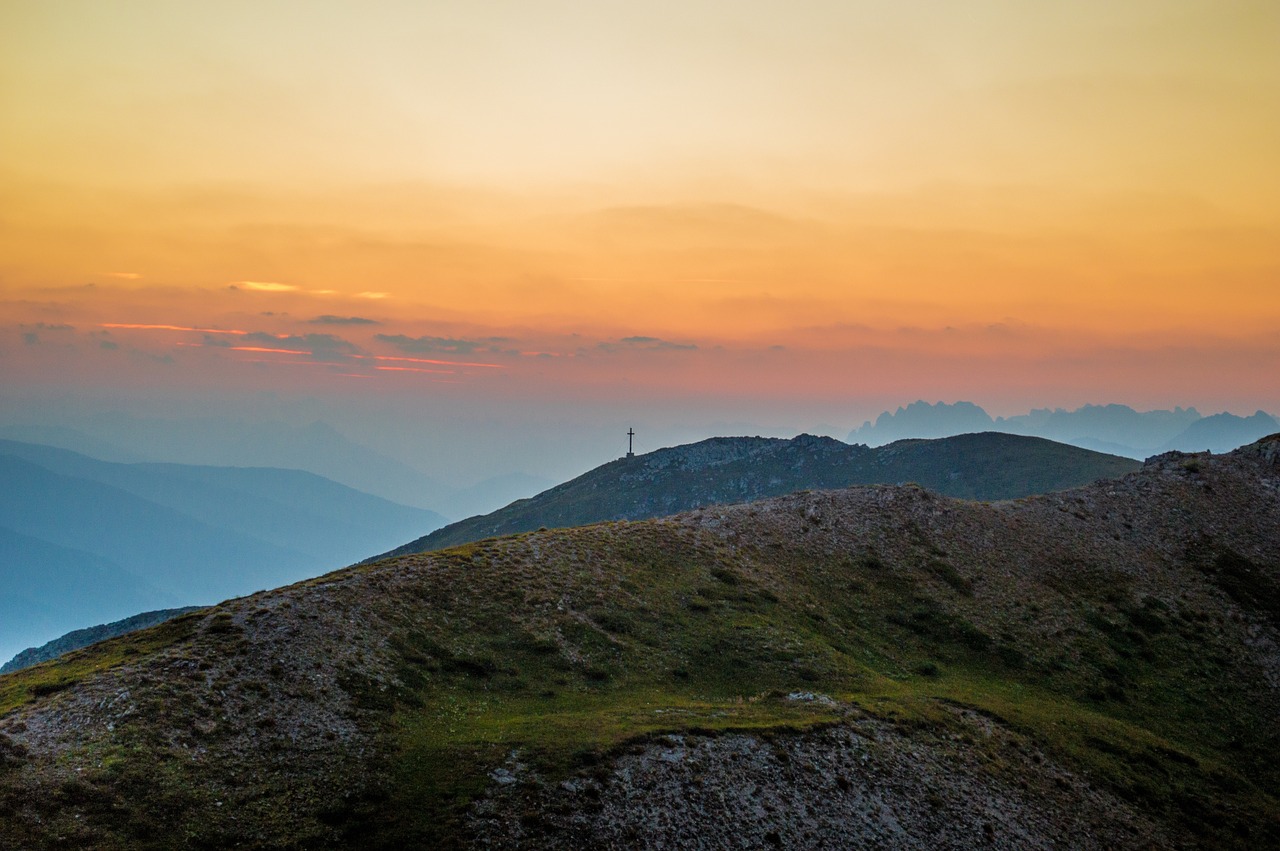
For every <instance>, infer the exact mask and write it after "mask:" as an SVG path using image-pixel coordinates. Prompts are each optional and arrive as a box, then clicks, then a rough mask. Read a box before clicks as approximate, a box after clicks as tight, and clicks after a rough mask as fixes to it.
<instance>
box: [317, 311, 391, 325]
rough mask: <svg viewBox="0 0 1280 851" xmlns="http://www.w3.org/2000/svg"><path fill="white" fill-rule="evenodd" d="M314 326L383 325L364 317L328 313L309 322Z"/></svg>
mask: <svg viewBox="0 0 1280 851" xmlns="http://www.w3.org/2000/svg"><path fill="white" fill-rule="evenodd" d="M308 322H310V323H311V324H312V325H381V324H382V323H381V322H379V321H378V320H376V319H366V318H365V317H363V316H334V315H333V314H330V313H326V314H324V315H323V316H317V317H316V318H315V319H310V320H308Z"/></svg>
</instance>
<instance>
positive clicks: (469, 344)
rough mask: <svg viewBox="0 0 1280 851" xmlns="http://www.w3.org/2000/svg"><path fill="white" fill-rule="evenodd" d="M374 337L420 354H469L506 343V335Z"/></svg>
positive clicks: (508, 340) (398, 347)
mask: <svg viewBox="0 0 1280 851" xmlns="http://www.w3.org/2000/svg"><path fill="white" fill-rule="evenodd" d="M376 339H378V340H380V341H382V342H384V343H390V344H391V345H393V346H395V347H396V348H397V349H399V350H400V351H402V352H416V353H420V354H448V353H453V354H462V355H469V354H472V353H473V352H477V351H491V352H496V351H498V348H497V345H496V344H498V343H508V342H510V341H511V340H510V338H508V337H481V338H480V339H478V340H465V339H461V338H457V337H431V336H423V337H409V336H406V335H404V334H377V335H376Z"/></svg>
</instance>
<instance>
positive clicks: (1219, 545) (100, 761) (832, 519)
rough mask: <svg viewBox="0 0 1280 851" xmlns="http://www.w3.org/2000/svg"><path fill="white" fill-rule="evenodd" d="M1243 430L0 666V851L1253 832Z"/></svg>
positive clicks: (1261, 801)
mask: <svg viewBox="0 0 1280 851" xmlns="http://www.w3.org/2000/svg"><path fill="white" fill-rule="evenodd" d="M1277 789H1280V435H1278V436H1276V437H1274V438H1271V439H1269V440H1267V441H1264V442H1260V443H1258V444H1256V445H1253V446H1250V447H1247V448H1244V449H1241V450H1238V451H1236V452H1233V453H1231V454H1230V455H1225V456H1217V457H1213V456H1208V455H1181V454H1170V455H1166V456H1160V457H1157V458H1153V459H1150V460H1149V461H1148V462H1147V463H1146V464H1145V465H1144V466H1143V468H1142V469H1141V470H1140V471H1138V472H1136V473H1133V474H1130V475H1127V476H1125V477H1124V478H1122V479H1118V480H1108V481H1103V482H1098V483H1096V484H1093V485H1089V486H1086V487H1082V488H1078V489H1076V490H1072V491H1067V492H1062V493H1054V494H1048V495H1044V496H1036V497H1031V498H1027V499H1020V500H1016V501H1012V502H998V503H974V502H964V501H957V500H952V499H948V498H945V497H940V496H937V495H935V494H933V493H931V492H929V491H926V490H923V489H920V488H916V487H888V486H881V487H858V488H849V489H845V490H839V491H830V492H810V493H797V494H793V495H790V496H786V497H781V498H775V499H768V500H762V501H757V502H754V503H749V504H743V505H734V506H717V507H710V508H704V509H700V510H697V511H694V512H690V513H687V514H683V515H679V516H676V517H670V518H665V519H661V520H648V521H641V522H623V523H602V524H597V525H593V526H587V527H580V528H572V529H561V530H554V531H549V532H534V533H530V534H525V535H519V536H514V537H507V538H500V539H496V540H492V541H485V542H481V543H477V544H471V545H468V546H464V547H459V548H456V549H453V550H447V551H442V552H431V553H425V554H416V555H412V556H407V557H402V558H396V559H390V560H387V561H384V562H380V563H378V564H374V565H368V566H362V567H354V568H349V569H345V570H342V571H338V572H336V573H332V574H329V575H327V576H324V577H321V578H319V579H315V580H311V581H308V582H305V583H300V584H298V585H294V586H291V587H288V588H283V589H279V590H276V591H272V592H266V593H262V594H258V595H255V596H253V597H249V598H244V599H240V600H233V601H230V602H228V603H225V604H222V605H220V606H217V607H214V608H212V609H209V610H206V611H204V612H200V613H194V614H192V615H187V616H184V617H181V618H177V619H175V620H173V621H169V622H168V623H166V624H163V625H161V626H158V627H155V628H153V629H150V630H143V631H141V632H136V633H131V634H130V635H128V636H123V637H121V638H118V639H113V640H110V641H106V642H102V643H100V644H97V645H94V647H92V648H88V649H86V650H82V651H77V652H76V653H72V654H69V655H68V656H65V657H63V658H62V659H61V660H59V661H57V662H51V663H45V664H42V665H37V666H36V667H34V668H31V669H28V670H25V671H20V672H17V673H14V674H8V675H5V676H3V677H0V816H2V817H3V818H4V820H5V823H6V829H7V831H8V834H9V836H10V837H11V839H12V841H13V842H14V843H15V844H16V845H18V846H19V847H30V848H52V847H66V846H80V847H102V848H161V847H180V848H208V847H233V846H235V845H238V844H239V845H253V846H255V847H260V848H285V847H290V848H293V847H309V848H323V847H361V848H402V847H471V846H474V847H499V848H511V847H520V848H560V847H674V846H676V845H680V846H681V847H704V848H728V847H770V846H783V847H792V848H810V847H882V846H884V845H893V846H896V847H906V848H926V847H936V848H957V849H958V848H972V847H977V846H982V847H992V848H1006V849H1012V848H1027V847H1066V846H1070V847H1075V848H1135V849H1137V848H1148V847H1152V846H1155V847H1161V848H1260V847H1276V846H1277V844H1278V843H1280V800H1278V799H1277V794H1276V790H1277Z"/></svg>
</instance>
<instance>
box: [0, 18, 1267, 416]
mask: <svg viewBox="0 0 1280 851" xmlns="http://www.w3.org/2000/svg"><path fill="white" fill-rule="evenodd" d="M1117 7H1119V8H1117ZM1278 46H1280V6H1278V5H1277V4H1275V3H1273V2H1235V0H1216V2H1198V0H1196V2H1192V1H1191V0H1160V2H1154V0H1151V1H1148V0H1135V2H1129V3H1125V4H1113V3H1106V2H1097V0H1086V2H1076V3H1071V4H1031V3H1025V2H1013V0H981V2H964V3H939V2H925V0H914V1H912V0H900V1H899V2H892V3H890V2H847V0H846V1H845V2H816V0H809V2H789V3H782V2H745V0H735V2H727V1H726V2H710V0H685V2H679V3H677V2H654V3H644V4H623V3H612V2H592V3H587V2H549V3H536V4H531V3H517V2H469V3H461V2H459V3H432V4H422V3H412V2H383V3H378V4H374V5H373V6H372V7H368V8H366V7H363V6H359V7H358V6H357V5H355V4H346V3H335V2H320V1H319V0H316V2H306V3H303V2H252V3H250V2H231V0H223V2H217V3H212V2H210V3H199V2H193V3H182V4H174V3H168V2H142V1H141V0H139V1H138V2H129V0H119V2H107V3H103V2H88V0H84V2H58V3H48V2H43V1H41V2H25V0H10V2H7V3H5V4H4V5H3V7H0V116H2V117H0V122H3V124H2V126H0V198H3V199H4V200H3V202H2V203H0V379H2V382H3V385H4V386H5V388H6V389H8V390H11V391H12V390H16V389H22V390H24V392H27V391H29V392H36V391H38V390H40V389H41V388H47V389H50V390H56V391H57V392H64V393H65V392H70V393H75V392H78V391H80V390H86V391H87V390H88V389H91V388H96V389H98V390H102V389H103V388H108V389H109V388H111V387H119V388H120V389H121V392H125V391H128V392H150V393H163V392H172V393H190V392H199V391H201V390H209V389H215V388H216V389H217V390H219V392H228V391H234V390H237V389H242V390H244V391H245V392H252V391H261V390H274V391H279V392H299V393H308V394H329V395H332V396H337V397H341V396H343V394H366V395H367V394H369V393H380V394H385V395H395V394H417V395H421V394H429V393H439V394H442V398H447V399H449V400H451V403H452V404H467V403H468V401H469V400H471V401H474V400H485V401H486V404H489V403H492V402H493V401H494V400H512V401H513V402H517V401H518V402H519V403H520V404H522V405H523V404H532V403H534V402H536V401H538V400H542V401H546V402H550V403H551V404H562V403H564V402H566V401H568V402H573V401H578V402H583V401H589V402H593V403H601V404H617V405H619V406H626V405H640V404H652V403H654V402H655V401H658V402H665V403H669V404H673V405H686V406H696V405H697V404H699V400H705V399H709V398H732V399H737V400H747V401H748V402H750V403H751V404H754V405H757V406H758V408H759V410H761V411H769V410H775V411H776V410H783V409H786V407H787V406H794V405H802V404H807V405H814V406H818V407H822V408H823V409H824V410H836V409H837V408H840V407H841V406H843V408H844V409H845V410H847V411H848V417H849V422H848V425H850V426H852V425H856V424H858V422H860V421H861V419H862V418H865V417H867V416H873V415H874V414H875V413H876V412H877V411H878V410H879V407H878V406H880V405H883V404H885V403H886V400H893V403H894V404H896V403H898V402H907V401H911V400H913V399H916V398H926V399H948V400H951V399H958V398H966V399H972V400H974V401H977V402H979V403H982V404H985V405H986V406H987V407H988V409H989V410H991V411H992V412H993V413H1013V412H1018V411H1022V410H1026V409H1027V408H1029V407H1032V406H1040V405H1067V406H1072V405H1077V404H1082V403H1084V402H1110V401H1117V402H1125V403H1129V404H1133V405H1135V406H1138V407H1143V406H1147V407H1150V406H1170V405H1175V404H1182V405H1198V406H1200V407H1201V408H1202V409H1209V410H1218V409H1223V408H1229V409H1232V410H1236V411H1237V412H1243V413H1249V412H1252V410H1254V409H1256V408H1259V407H1261V408H1266V409H1268V410H1271V411H1273V412H1274V411H1277V410H1278V409H1280V382H1277V381H1275V379H1274V376H1275V375H1276V374H1278V370H1280V156H1277V155H1276V151H1280V49H1277V47H1278ZM134 326H164V327H134ZM233 332H234V333H233ZM395 358H399V359H400V360H394V359H395ZM357 387H359V388H360V389H356V388H357ZM371 388H372V389H371Z"/></svg>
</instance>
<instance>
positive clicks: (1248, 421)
mask: <svg viewBox="0 0 1280 851" xmlns="http://www.w3.org/2000/svg"><path fill="white" fill-rule="evenodd" d="M1278 428H1280V422H1277V421H1276V419H1275V417H1273V416H1271V415H1270V414H1268V413H1264V412H1263V411H1258V412H1257V413H1255V414H1253V415H1252V416H1249V417H1238V416H1236V415H1235V414H1228V413H1221V414H1214V415H1213V416H1209V417H1205V418H1204V419H1201V420H1197V421H1196V422H1194V423H1192V424H1191V425H1190V426H1188V427H1187V429H1186V430H1185V431H1183V432H1182V433H1181V434H1179V435H1178V436H1177V437H1175V438H1173V439H1172V440H1170V441H1169V442H1168V443H1166V444H1165V445H1164V446H1162V447H1161V451H1162V452H1168V451H1170V450H1175V449H1176V450H1182V451H1184V452H1204V451H1206V450H1207V451H1209V452H1229V451H1230V450H1232V449H1235V448H1236V447H1237V446H1243V445H1244V444H1246V443H1252V442H1253V441H1255V440H1258V439H1259V438H1261V437H1265V436H1267V435H1269V434H1272V433H1274V432H1275V431H1276V429H1278Z"/></svg>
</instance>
